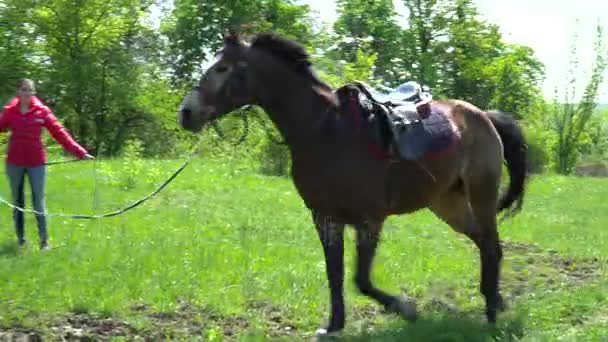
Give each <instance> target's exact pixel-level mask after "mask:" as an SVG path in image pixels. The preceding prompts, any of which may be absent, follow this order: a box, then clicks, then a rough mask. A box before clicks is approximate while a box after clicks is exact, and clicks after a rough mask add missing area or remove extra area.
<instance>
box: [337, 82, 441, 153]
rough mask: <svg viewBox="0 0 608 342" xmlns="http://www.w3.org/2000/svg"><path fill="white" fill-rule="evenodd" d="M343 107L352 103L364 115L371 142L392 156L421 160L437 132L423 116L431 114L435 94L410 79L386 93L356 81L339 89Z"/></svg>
mask: <svg viewBox="0 0 608 342" xmlns="http://www.w3.org/2000/svg"><path fill="white" fill-rule="evenodd" d="M336 95H337V96H338V99H339V101H340V103H341V106H342V107H343V108H350V109H351V110H352V108H353V105H354V107H355V108H357V109H358V111H359V112H360V113H361V115H362V116H363V118H364V119H365V121H366V123H367V126H368V128H369V132H370V134H371V140H372V142H373V143H374V144H375V145H377V146H379V147H380V149H381V150H382V151H383V152H384V153H386V154H388V155H389V156H390V157H391V158H392V159H395V158H396V159H400V158H402V159H407V160H418V159H419V158H421V157H422V156H423V155H424V154H425V153H426V152H427V151H429V149H430V147H431V145H432V143H433V141H434V138H435V137H434V136H433V134H431V133H430V132H428V129H427V128H426V127H425V122H424V120H425V119H427V118H428V117H429V116H430V115H431V114H432V111H431V106H430V103H431V101H432V96H431V94H430V93H428V92H425V91H423V90H422V88H421V87H420V85H418V83H416V82H413V81H410V82H406V83H404V84H401V85H400V86H398V87H397V88H395V89H394V90H392V91H390V92H388V93H383V92H380V91H378V90H376V89H374V88H373V87H371V86H369V85H367V84H365V83H364V82H360V81H354V82H351V83H348V84H345V85H343V86H342V87H340V88H338V89H337V90H336Z"/></svg>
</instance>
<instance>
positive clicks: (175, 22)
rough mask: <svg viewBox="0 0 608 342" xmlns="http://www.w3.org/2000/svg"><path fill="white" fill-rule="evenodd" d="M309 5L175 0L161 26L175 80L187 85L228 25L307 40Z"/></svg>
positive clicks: (273, 0)
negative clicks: (171, 9) (172, 7)
mask: <svg viewBox="0 0 608 342" xmlns="http://www.w3.org/2000/svg"><path fill="white" fill-rule="evenodd" d="M308 14H309V7H308V6H306V5H295V4H292V1H282V0H235V1H224V0H207V1H201V0H176V1H175V7H174V9H173V11H172V12H171V13H169V15H168V16H167V17H165V18H164V20H163V24H162V26H161V31H162V32H163V34H164V36H165V37H166V40H167V42H168V53H167V55H166V60H165V61H166V65H167V66H168V67H169V68H170V69H172V73H173V75H172V76H173V77H172V79H173V83H174V84H176V85H185V84H187V85H188V86H189V85H190V84H192V82H194V80H195V79H196V78H197V76H198V74H200V72H201V65H202V64H204V63H205V62H207V61H209V60H210V59H211V57H212V56H211V53H213V52H215V51H216V50H217V49H218V48H219V47H220V45H221V44H222V39H221V37H222V36H223V34H224V33H225V32H226V30H227V29H228V28H236V29H238V30H239V31H241V32H242V33H244V34H247V33H253V32H261V31H274V32H277V33H280V34H283V35H285V36H287V37H289V38H292V39H295V40H297V41H298V42H299V43H302V44H306V43H307V42H308V41H309V39H310V38H311V30H310V26H311V25H310V18H309V17H308Z"/></svg>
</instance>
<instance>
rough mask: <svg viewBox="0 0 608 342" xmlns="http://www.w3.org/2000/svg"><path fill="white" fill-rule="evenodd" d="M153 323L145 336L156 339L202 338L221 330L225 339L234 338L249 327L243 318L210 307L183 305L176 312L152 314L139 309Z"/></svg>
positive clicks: (147, 309)
mask: <svg viewBox="0 0 608 342" xmlns="http://www.w3.org/2000/svg"><path fill="white" fill-rule="evenodd" d="M139 311H140V312H141V313H144V314H145V315H146V316H147V317H148V318H149V319H150V320H151V321H152V322H153V324H152V326H153V328H152V329H151V330H150V331H148V332H147V333H146V334H145V335H146V336H147V337H152V338H154V339H158V338H160V339H163V338H177V337H180V336H201V335H204V334H205V332H206V331H207V330H208V329H219V330H221V332H222V333H223V335H224V336H225V337H228V338H230V337H234V336H236V335H237V334H238V333H239V332H240V331H241V330H244V329H247V328H248V327H249V321H248V320H247V319H246V318H245V317H242V316H227V315H224V314H222V313H220V312H218V311H217V310H214V309H213V308H209V307H205V306H203V307H200V306H194V305H191V304H188V303H181V304H180V305H179V306H178V308H177V309H176V310H175V311H171V312H151V311H150V310H149V308H142V307H141V306H140V307H139Z"/></svg>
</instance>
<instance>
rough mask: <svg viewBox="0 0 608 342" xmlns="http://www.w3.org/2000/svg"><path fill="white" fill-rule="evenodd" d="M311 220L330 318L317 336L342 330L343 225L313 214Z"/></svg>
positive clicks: (343, 319)
mask: <svg viewBox="0 0 608 342" xmlns="http://www.w3.org/2000/svg"><path fill="white" fill-rule="evenodd" d="M313 220H314V223H315V226H316V228H317V232H318V233H319V238H320V240H321V244H322V245H323V252H324V253H325V267H326V272H327V280H328V282H329V291H330V299H331V316H330V319H329V324H328V325H327V326H326V327H325V328H321V329H319V330H317V334H318V335H326V334H331V333H335V332H338V331H340V330H342V329H343V328H344V323H345V317H344V294H343V284H344V224H337V223H332V222H331V220H330V218H329V217H326V216H323V215H321V214H318V213H316V212H313Z"/></svg>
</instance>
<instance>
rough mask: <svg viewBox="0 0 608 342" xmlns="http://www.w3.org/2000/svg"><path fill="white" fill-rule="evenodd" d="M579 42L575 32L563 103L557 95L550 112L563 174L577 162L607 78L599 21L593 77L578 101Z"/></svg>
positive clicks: (607, 63)
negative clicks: (577, 43)
mask: <svg viewBox="0 0 608 342" xmlns="http://www.w3.org/2000/svg"><path fill="white" fill-rule="evenodd" d="M576 42H577V34H575V35H574V39H573V43H572V49H571V55H570V67H569V69H568V84H567V85H566V87H565V94H564V102H563V103H558V102H557V98H556V99H555V101H554V105H553V108H552V111H551V119H552V123H553V129H554V131H555V134H556V135H557V145H556V147H555V149H554V153H555V160H556V171H557V172H559V173H562V174H568V173H570V172H571V171H572V169H573V167H574V165H575V164H576V162H577V159H578V157H579V152H580V150H579V149H580V147H581V145H582V144H584V142H585V138H586V136H585V135H586V133H587V129H588V128H589V124H590V123H591V122H592V121H591V120H592V118H593V114H594V112H595V109H596V107H597V103H596V101H597V96H598V89H599V86H600V84H601V83H602V81H603V80H604V72H605V71H606V68H607V67H608V54H607V53H606V47H605V45H604V42H603V27H602V26H601V25H600V24H599V23H598V25H597V28H596V40H595V45H594V48H595V58H594V60H593V62H592V67H591V77H590V79H589V82H588V83H587V85H586V86H585V90H584V93H583V94H582V97H581V100H580V102H578V103H575V102H574V101H575V98H576V95H577V94H576V83H577V81H578V80H577V78H576V72H577V69H578V63H579V61H578V58H577V57H576V52H577V48H576Z"/></svg>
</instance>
